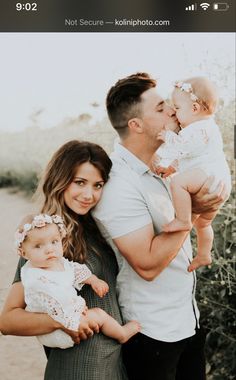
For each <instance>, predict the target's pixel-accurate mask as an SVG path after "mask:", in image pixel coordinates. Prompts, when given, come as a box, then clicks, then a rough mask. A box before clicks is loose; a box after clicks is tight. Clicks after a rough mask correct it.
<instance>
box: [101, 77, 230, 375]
mask: <svg viewBox="0 0 236 380" xmlns="http://www.w3.org/2000/svg"><path fill="white" fill-rule="evenodd" d="M107 111H108V115H109V118H110V121H111V123H112V126H113V127H114V128H115V130H116V131H117V133H118V134H119V137H120V143H116V144H115V150H114V152H113V153H112V155H111V158H112V161H113V167H112V171H111V175H110V180H109V181H108V183H107V184H106V186H105V188H104V192H103V197H102V200H101V201H100V203H99V205H98V206H97V207H96V209H95V211H94V217H95V219H96V221H97V223H98V225H99V228H100V229H101V231H102V233H103V234H104V236H105V237H106V239H107V240H108V241H109V242H110V243H111V245H112V246H113V248H114V250H115V252H116V256H117V261H118V265H119V274H118V277H117V290H118V297H119V304H120V307H121V311H122V314H123V317H124V320H125V321H128V320H132V319H136V320H138V321H139V323H140V324H141V327H142V330H141V333H139V334H137V335H136V336H134V337H133V338H132V339H131V340H130V341H129V342H128V343H127V344H126V345H125V346H124V350H123V353H124V361H125V364H126V367H127V371H128V376H129V379H130V380H155V379H156V380H157V379H158V380H174V379H178V380H190V379H191V380H202V379H205V361H204V353H203V350H204V335H203V334H202V332H201V330H200V329H199V311H198V308H197V305H196V301H195V297H194V295H195V287H196V276H195V273H189V272H188V271H187V268H188V266H189V263H190V262H191V260H192V252H191V244H190V239H189V233H188V232H186V231H179V232H174V233H163V232H162V226H163V225H164V224H166V223H168V222H170V221H171V220H172V219H173V217H174V209H173V206H172V203H171V198H170V193H169V190H168V186H167V182H165V181H163V180H162V179H161V178H160V177H158V176H157V175H155V174H154V173H153V172H152V171H151V170H150V162H151V160H152V156H153V154H154V153H155V152H156V150H157V148H158V147H159V146H160V141H158V140H157V135H158V133H159V132H160V131H161V129H162V128H163V127H164V126H165V125H167V124H168V125H170V123H173V124H175V125H174V127H175V126H176V127H177V119H176V116H175V112H174V111H173V109H172V108H170V107H169V106H168V105H167V104H166V103H165V102H164V100H163V99H162V98H161V97H160V95H159V94H158V93H157V91H156V81H155V80H154V79H151V78H150V77H149V75H148V74H145V73H137V74H134V75H131V76H129V77H127V78H124V79H121V80H119V81H118V82H117V83H116V84H115V85H114V86H113V87H112V88H111V89H110V91H109V93H108V95H107ZM210 183H211V180H208V181H207V183H206V184H205V186H204V187H203V188H202V189H201V190H200V192H199V193H198V194H196V196H195V204H193V210H194V211H195V212H196V213H198V212H200V211H202V210H204V211H206V210H208V209H212V208H213V209H214V207H215V206H216V205H217V206H218V205H219V203H220V202H222V200H223V198H224V189H223V188H222V185H221V184H220V185H219V186H218V189H217V192H216V193H214V194H207V189H208V188H209V186H210ZM204 204H205V206H204ZM200 205H202V207H200ZM193 220H194V219H193Z"/></svg>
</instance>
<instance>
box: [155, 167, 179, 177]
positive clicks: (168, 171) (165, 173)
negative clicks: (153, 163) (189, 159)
mask: <svg viewBox="0 0 236 380" xmlns="http://www.w3.org/2000/svg"><path fill="white" fill-rule="evenodd" d="M175 172H176V169H175V168H174V167H173V166H171V165H170V166H168V167H167V168H164V167H163V166H158V167H157V168H156V173H157V174H158V175H160V176H161V177H162V178H167V177H169V176H170V175H171V174H173V173H175Z"/></svg>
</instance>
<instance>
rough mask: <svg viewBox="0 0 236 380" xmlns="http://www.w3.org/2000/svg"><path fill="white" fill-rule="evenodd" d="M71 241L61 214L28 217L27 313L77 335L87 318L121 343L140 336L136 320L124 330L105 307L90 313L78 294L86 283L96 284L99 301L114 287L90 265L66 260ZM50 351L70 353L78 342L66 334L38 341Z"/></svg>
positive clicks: (21, 242) (24, 231)
mask: <svg viewBox="0 0 236 380" xmlns="http://www.w3.org/2000/svg"><path fill="white" fill-rule="evenodd" d="M65 237H66V230H65V226H64V224H63V221H62V219H61V217H60V216H58V215H52V216H49V215H46V214H40V215H36V216H28V217H26V218H25V219H24V220H23V221H22V223H21V225H20V227H19V228H18V230H17V231H16V236H15V238H16V247H17V250H18V253H19V254H20V255H21V256H23V257H24V258H26V259H27V260H28V261H27V262H26V264H25V265H24V266H23V267H22V269H21V280H22V284H23V286H24V293H25V303H26V305H27V307H26V310H28V311H31V312H36V313H47V314H49V315H50V316H51V317H52V318H53V319H55V320H56V321H58V322H59V323H61V324H62V325H63V326H64V327H65V328H66V329H69V330H75V331H77V330H78V328H79V324H80V322H81V321H83V320H85V319H86V318H89V319H92V320H94V321H96V322H97V323H98V325H99V327H100V329H101V331H102V332H103V334H105V335H107V336H109V337H111V338H114V339H117V340H118V341H119V342H120V343H124V342H126V341H127V340H128V339H129V338H131V337H132V336H133V335H135V334H136V333H137V332H138V331H140V325H139V323H138V322H136V321H130V322H128V323H127V324H125V325H124V326H121V325H120V324H119V323H118V322H117V321H116V320H115V319H113V318H112V317H111V316H110V315H108V314H107V313H106V312H105V311H103V310H102V309H99V308H92V309H88V308H87V307H86V302H85V300H84V299H83V298H82V297H81V296H78V295H77V292H76V290H75V288H76V289H78V290H80V289H81V288H82V286H83V285H84V284H87V285H90V286H91V287H92V289H93V290H94V291H95V293H96V294H97V295H98V296H99V297H103V296H105V295H106V293H107V292H108V290H109V288H108V284H107V283H106V282H105V281H103V280H100V279H99V278H98V277H96V276H95V275H94V274H92V273H91V271H90V270H89V269H88V267H87V266H86V265H85V264H79V263H76V262H72V261H68V260H67V259H65V258H64V257H63V243H62V240H63V239H64V238H65ZM38 339H39V341H40V342H41V343H42V344H43V345H45V346H48V347H59V348H68V347H72V346H73V344H74V342H73V340H72V339H71V337H70V336H69V335H68V334H66V333H65V332H64V331H63V330H56V331H54V332H52V333H49V334H45V335H40V336H38Z"/></svg>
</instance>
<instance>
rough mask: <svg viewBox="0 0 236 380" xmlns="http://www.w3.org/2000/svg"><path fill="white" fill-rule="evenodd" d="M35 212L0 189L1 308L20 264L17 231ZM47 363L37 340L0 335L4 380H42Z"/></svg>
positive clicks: (1, 376) (21, 199)
mask: <svg viewBox="0 0 236 380" xmlns="http://www.w3.org/2000/svg"><path fill="white" fill-rule="evenodd" d="M32 210H33V205H32V203H31V202H30V201H29V200H28V199H26V198H25V197H23V195H22V194H19V193H10V192H9V191H8V190H6V189H0V225H1V228H0V259H1V260H0V309H2V304H3V301H4V300H5V298H6V295H7V292H8V289H9V287H10V285H11V282H12V279H13V276H14V273H15V269H16V264H17V261H18V256H17V254H16V253H15V251H14V244H13V236H14V231H15V228H16V226H17V224H18V223H19V222H20V220H21V219H22V217H23V216H24V215H26V214H27V213H30V212H32ZM45 364H46V358H45V355H44V352H43V349H42V347H41V345H40V344H39V343H38V341H37V339H36V338H34V337H26V338H23V337H15V336H3V335H0V379H1V380H16V379H17V380H42V379H43V373H44V368H45Z"/></svg>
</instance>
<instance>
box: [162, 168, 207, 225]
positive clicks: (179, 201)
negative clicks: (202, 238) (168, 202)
mask: <svg viewBox="0 0 236 380" xmlns="http://www.w3.org/2000/svg"><path fill="white" fill-rule="evenodd" d="M206 178H207V175H206V173H205V172H204V171H203V170H201V169H193V170H187V171H185V172H183V173H180V174H176V175H175V176H174V177H173V178H172V179H171V184H170V186H171V193H172V197H173V205H174V208H175V212H176V218H175V219H174V220H173V221H172V222H170V223H169V224H167V225H165V226H164V227H163V231H165V232H173V231H185V230H190V229H191V228H192V223H191V216H192V201H191V194H195V193H197V192H198V190H199V189H200V188H201V186H202V184H203V183H204V182H205V180H206Z"/></svg>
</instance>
